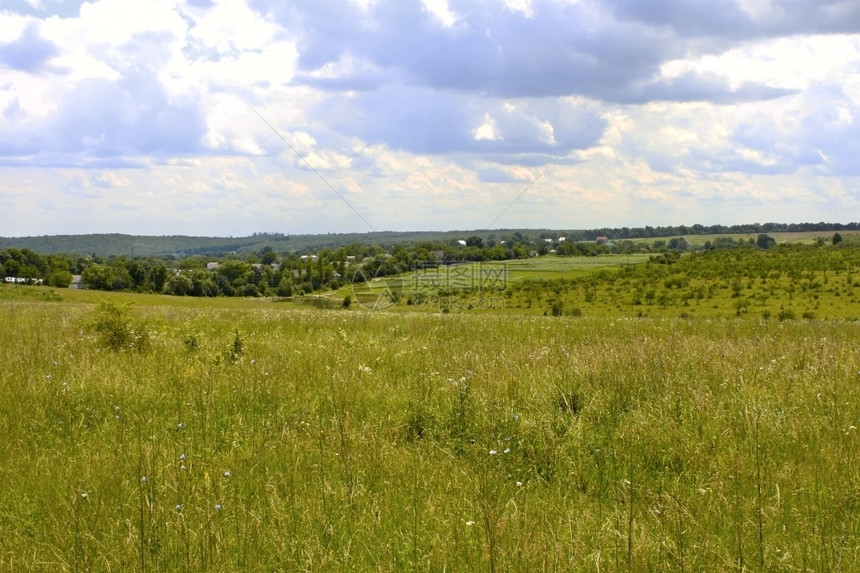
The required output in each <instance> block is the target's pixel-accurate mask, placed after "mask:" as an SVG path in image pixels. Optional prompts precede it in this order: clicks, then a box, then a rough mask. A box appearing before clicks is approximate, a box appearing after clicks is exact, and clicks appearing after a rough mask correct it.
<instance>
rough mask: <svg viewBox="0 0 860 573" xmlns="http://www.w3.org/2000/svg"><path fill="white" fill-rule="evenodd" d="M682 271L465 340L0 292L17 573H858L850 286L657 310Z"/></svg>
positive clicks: (7, 542)
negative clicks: (847, 314)
mask: <svg viewBox="0 0 860 573" xmlns="http://www.w3.org/2000/svg"><path fill="white" fill-rule="evenodd" d="M822 252H823V251H822ZM726 256H728V255H726ZM843 256H844V253H843ZM682 260H683V259H682ZM686 260H687V261H690V262H689V263H688V262H679V261H673V262H671V263H669V262H668V261H667V262H666V264H662V266H660V265H661V263H654V264H652V265H651V266H650V267H648V265H646V264H643V265H637V266H636V267H635V268H631V270H624V269H625V268H630V267H624V268H622V266H621V265H619V266H618V267H617V268H616V269H614V270H596V271H595V272H594V273H591V274H588V275H583V277H580V278H576V276H573V277H572V278H569V277H568V278H565V279H564V282H562V283H558V280H557V279H544V281H543V283H540V284H541V285H542V288H541V289H540V290H539V292H538V290H535V292H534V293H533V294H532V301H533V302H532V305H533V306H532V309H528V308H525V306H526V304H527V295H526V294H525V293H526V292H527V291H525V290H524V289H523V288H520V287H522V286H523V285H530V284H532V283H537V282H538V281H536V280H535V278H534V277H529V276H528V274H529V273H542V272H546V273H559V274H562V275H565V274H566V273H568V272H571V271H570V269H567V270H563V269H561V268H559V269H556V270H549V269H548V270H544V271H542V270H541V269H540V268H539V267H532V266H528V265H525V264H524V265H523V267H522V268H521V269H515V270H514V272H513V273H512V276H513V277H516V276H517V274H516V273H519V272H522V273H523V274H524V275H525V276H520V277H519V278H514V279H512V280H511V281H509V284H508V287H507V288H506V289H505V290H504V291H501V292H500V293H499V294H498V296H501V297H506V296H508V295H506V294H505V293H507V292H511V294H510V295H509V298H508V299H507V300H509V301H511V303H510V304H511V306H509V307H507V308H505V309H504V310H503V311H501V312H491V311H483V312H475V313H472V312H470V311H468V310H462V311H461V310H457V309H454V310H452V311H451V312H413V311H411V310H412V307H410V306H408V305H407V304H406V300H405V299H406V298H408V296H410V295H413V296H414V293H410V292H409V291H408V290H404V291H403V293H402V294H403V295H404V296H403V297H402V298H403V300H398V303H397V304H396V305H395V306H392V307H390V308H389V309H388V310H386V311H369V310H366V309H364V308H362V306H361V305H359V304H357V303H355V302H354V303H353V304H352V305H351V306H350V307H349V308H344V307H343V306H342V305H340V304H338V305H335V306H336V307H337V308H334V309H328V310H326V309H319V308H315V307H314V306H312V305H311V304H309V303H307V302H306V304H304V305H302V306H300V305H298V304H295V303H290V302H286V303H273V302H264V301H260V300H259V299H257V300H250V299H228V298H215V299H195V298H190V297H168V296H163V295H151V296H147V295H135V294H128V293H95V292H87V291H79V292H76V291H65V290H56V291H54V290H50V289H48V288H41V287H40V288H36V287H16V286H6V285H3V286H2V287H0V316H2V324H3V328H2V330H0V360H2V364H3V368H2V370H0V432H2V434H3V439H2V440H0V444H2V449H0V456H2V459H0V570H2V571H51V572H55V571H178V570H179V571H489V572H501V571H594V572H603V571H856V570H860V460H858V453H860V442H858V439H860V438H858V430H857V426H858V425H860V357H859V356H858V351H860V345H858V341H860V337H858V334H860V332H858V329H860V325H858V323H857V322H855V321H852V320H846V319H844V318H838V317H834V318H828V317H826V316H825V314H826V312H825V311H828V309H829V308H830V307H829V306H828V301H829V300H831V298H829V297H836V296H837V294H836V292H838V297H839V300H840V302H845V303H846V304H847V302H848V301H849V300H851V299H853V297H854V291H855V286H854V284H855V283H854V276H855V275H854V274H853V271H852V270H851V269H850V268H846V269H845V270H841V271H840V272H839V273H838V274H837V273H836V272H835V271H833V270H828V269H829V267H828V269H824V268H821V269H815V268H812V269H810V270H802V271H799V272H800V273H801V274H800V275H798V277H797V279H796V288H795V290H794V291H793V292H792V293H791V297H792V298H791V299H789V298H788V297H789V293H788V292H787V289H789V288H790V284H791V282H792V281H794V280H795V278H794V275H792V274H791V273H792V271H791V269H790V268H787V267H785V261H781V262H780V261H778V262H774V263H773V264H774V265H780V266H781V268H783V269H784V270H783V271H782V272H781V273H780V275H779V276H776V272H775V271H774V270H772V269H771V270H768V271H767V272H766V273H765V274H764V275H762V272H764V269H765V268H766V267H767V266H768V265H769V264H770V262H772V261H770V259H763V261H764V262H761V265H760V266H761V269H760V270H756V271H755V272H753V269H756V268H758V267H756V266H755V265H752V264H746V265H745V268H747V269H749V270H750V276H749V277H746V278H742V279H741V284H740V291H739V293H740V294H738V296H736V297H734V298H733V297H732V295H733V294H735V291H734V290H733V281H734V278H733V275H728V276H724V277H722V278H712V279H710V280H712V281H714V282H717V281H722V282H726V283H727V286H726V288H725V289H717V290H715V291H714V293H713V294H712V295H710V298H708V294H707V293H708V289H707V288H706V289H705V294H703V297H702V298H701V299H699V301H698V302H696V300H697V299H696V297H695V296H694V297H693V298H690V299H687V300H688V301H689V305H688V306H685V305H684V304H683V302H682V299H683V296H679V297H678V300H677V301H676V302H675V303H674V304H673V303H671V302H670V301H665V302H666V306H665V308H663V305H662V304H661V303H660V300H662V299H659V298H658V296H659V295H658V293H659V292H661V291H660V288H661V287H660V286H659V285H662V289H664V290H666V291H667V292H675V293H678V294H680V293H685V294H684V296H686V293H688V292H694V293H695V292H697V291H696V289H697V288H698V286H699V284H698V282H699V281H704V280H705V279H704V278H702V277H704V276H706V275H707V274H708V273H710V272H711V271H708V272H707V273H706V272H705V270H701V269H700V271H695V265H697V264H700V263H701V261H698V260H697V259H695V258H693V257H690V258H689V259H686ZM729 262H730V261H728V260H727V263H726V264H727V265H728V263H729ZM747 262H748V263H749V261H747ZM529 263H530V264H534V263H531V261H529ZM711 263H713V261H709V262H708V264H709V265H710V264H711ZM595 264H598V265H599V264H600V263H599V262H598V261H595ZM687 264H689V265H692V266H689V267H679V266H676V265H687ZM663 267H666V268H663ZM649 268H650V269H651V270H649ZM708 268H710V267H708ZM654 269H657V270H654ZM682 269H683V274H684V275H685V276H687V278H688V279H689V280H688V283H685V282H684V281H681V282H680V286H675V284H676V282H677V281H676V280H675V278H672V277H674V276H675V275H677V274H681V270H682ZM825 272H826V277H825ZM624 273H628V274H629V276H628V275H625V274H624ZM640 273H641V275H640ZM649 273H653V274H654V276H653V277H652V276H651V275H650V274H649ZM810 273H811V274H810ZM717 274H719V272H717ZM723 274H725V273H723ZM574 275H575V273H574ZM715 276H716V275H715ZM619 277H620V278H619ZM649 277H650V278H649ZM618 280H626V281H628V283H618ZM569 281H573V282H569ZM577 281H594V282H593V283H587V284H593V285H594V291H595V293H596V295H595V298H594V299H593V300H592V301H591V302H588V301H587V300H586V299H585V296H586V292H585V287H583V286H582V285H581V284H580V283H579V282H577ZM649 281H650V282H649ZM667 281H669V282H668V283H667ZM804 281H807V282H806V283H804ZM816 282H817V283H821V284H820V285H819V286H813V283H816ZM557 283H558V284H560V285H561V287H564V286H565V285H570V286H569V288H568V289H567V290H566V291H565V290H564V288H561V289H560V292H559V293H556V292H555V290H554V289H555V288H556V286H558V284H557ZM639 283H641V285H640V286H642V287H643V288H644V289H645V290H644V291H643V294H642V300H641V304H638V305H637V304H634V300H633V298H632V297H633V296H634V292H635V289H636V287H637V285H638V284H639ZM652 283H653V284H654V285H657V286H655V291H656V292H655V296H654V297H653V301H650V299H648V297H647V296H646V294H647V292H646V291H647V290H648V285H649V284H652ZM621 284H626V286H627V287H628V288H627V290H624V289H622V288H621V286H620V285H621ZM720 284H722V283H720ZM803 284H805V285H806V289H804V288H803V287H802V285H803ZM613 289H617V290H618V295H617V300H616V301H615V302H614V303H610V304H609V305H605V304H604V302H603V301H604V300H605V299H610V300H611V292H613ZM769 289H772V290H773V294H771V295H770V297H771V298H769V299H767V300H765V301H764V305H763V306H762V305H759V303H758V302H757V299H756V296H758V294H759V293H761V292H770V290H769ZM814 294H818V295H819V297H818V299H815V298H814ZM458 296H459V295H458ZM538 296H540V297H541V299H542V300H541V303H540V304H538V303H537V298H538ZM548 296H552V297H556V298H557V299H559V297H562V299H563V300H564V304H563V305H562V308H561V309H560V310H561V312H559V313H557V314H558V316H553V315H552V314H553V313H551V312H550V313H548V314H547V316H544V313H545V312H546V311H547V310H551V308H552V305H551V303H548V300H547V297H548ZM576 297H582V298H581V299H580V298H576ZM332 298H333V299H335V300H337V302H338V303H339V302H340V300H339V298H340V297H339V294H338V295H337V296H333V297H332ZM628 298H629V300H627V299H628ZM737 299H742V300H750V301H751V302H750V306H749V307H748V308H744V309H741V311H740V312H735V310H734V309H733V308H732V307H730V306H727V305H730V304H732V301H736V300H737ZM789 303H790V304H791V306H790V308H791V309H793V310H794V311H795V312H796V317H795V318H792V317H790V316H782V317H781V318H780V317H778V316H777V315H778V310H779V305H780V304H782V305H783V307H784V308H783V310H785V309H786V308H788V307H787V306H786V305H787V304H789ZM816 303H817V304H818V306H817V307H816V306H815V305H816ZM513 304H522V305H523V308H513ZM613 304H614V305H616V306H620V307H621V311H618V309H616V308H615V306H612V305H613ZM574 305H576V306H579V307H581V309H582V311H581V312H580V313H571V312H570V311H571V308H573V307H574ZM589 305H591V306H589ZM600 305H603V306H600ZM714 305H719V306H720V309H719V310H720V312H719V314H720V316H719V317H715V316H714V317H708V316H702V315H705V314H707V313H705V312H704V309H710V310H715V309H713V308H712V307H713V306H714ZM723 306H725V309H723ZM807 306H809V307H810V308H812V309H813V310H812V311H811V312H813V313H814V314H815V315H817V316H812V317H809V318H806V319H803V318H802V313H803V312H804V309H805V308H807ZM849 306H850V305H849ZM636 307H640V308H643V309H645V311H646V312H643V313H642V315H641V316H639V315H637V314H636V310H637V309H636ZM833 308H836V307H833ZM595 309H602V310H601V311H600V312H598V311H597V310H595ZM613 309H615V311H616V312H615V314H612V313H611V312H610V311H612V310H613ZM767 309H771V310H772V313H771V314H770V315H769V316H767V317H765V316H764V313H763V310H767ZM694 311H695V314H694ZM681 312H687V315H686V316H685V317H683V318H681V317H680V314H681ZM709 313H710V312H709ZM857 314H858V315H860V312H858V313H857Z"/></svg>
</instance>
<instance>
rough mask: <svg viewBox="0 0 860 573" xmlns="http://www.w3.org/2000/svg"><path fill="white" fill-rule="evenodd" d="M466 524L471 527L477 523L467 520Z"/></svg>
mask: <svg viewBox="0 0 860 573" xmlns="http://www.w3.org/2000/svg"><path fill="white" fill-rule="evenodd" d="M466 525H468V526H469V527H471V526H473V525H475V522H474V521H467V522H466Z"/></svg>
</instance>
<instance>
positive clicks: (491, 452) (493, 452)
mask: <svg viewBox="0 0 860 573" xmlns="http://www.w3.org/2000/svg"><path fill="white" fill-rule="evenodd" d="M497 453H499V452H497V451H496V450H490V455H491V456H495V455H496V454H497Z"/></svg>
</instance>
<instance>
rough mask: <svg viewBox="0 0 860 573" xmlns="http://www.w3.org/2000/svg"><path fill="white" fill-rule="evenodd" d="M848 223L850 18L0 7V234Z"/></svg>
mask: <svg viewBox="0 0 860 573" xmlns="http://www.w3.org/2000/svg"><path fill="white" fill-rule="evenodd" d="M858 220H860V2H857V1H856V0H849V1H841V0H708V1H703V0H291V1H289V2H284V1H282V0H146V1H139V0H96V1H93V2H82V1H80V0H2V2H0V236H6V237H18V236H32V235H58V234H85V233H130V234H137V235H204V236H245V235H250V234H252V233H255V232H279V233H290V234H305V233H337V232H365V231H409V230H422V231H434V230H438V231H445V230H457V229H462V230H481V229H511V228H547V229H561V230H564V229H590V228H602V227H639V226H645V225H652V226H663V225H693V224H696V223H698V224H704V225H713V224H740V223H754V222H761V223H764V222H784V223H792V222H794V223H800V222H818V221H827V222H840V223H847V222H854V221H858Z"/></svg>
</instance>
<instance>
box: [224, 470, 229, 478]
mask: <svg viewBox="0 0 860 573" xmlns="http://www.w3.org/2000/svg"><path fill="white" fill-rule="evenodd" d="M224 477H225V478H228V477H230V470H227V471H226V472H224Z"/></svg>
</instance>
